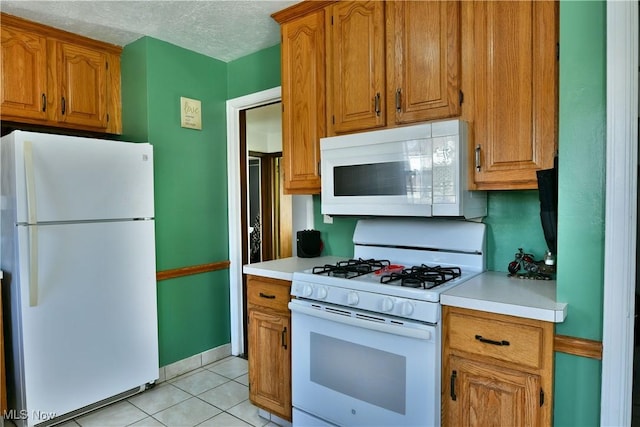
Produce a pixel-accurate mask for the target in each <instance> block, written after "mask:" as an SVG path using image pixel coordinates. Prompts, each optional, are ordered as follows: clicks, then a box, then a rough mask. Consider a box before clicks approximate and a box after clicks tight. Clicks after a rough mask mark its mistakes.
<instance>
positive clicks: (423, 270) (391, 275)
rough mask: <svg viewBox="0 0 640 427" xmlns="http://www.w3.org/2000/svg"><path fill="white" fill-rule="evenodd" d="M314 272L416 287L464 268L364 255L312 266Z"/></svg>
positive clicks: (447, 277)
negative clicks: (372, 257)
mask: <svg viewBox="0 0 640 427" xmlns="http://www.w3.org/2000/svg"><path fill="white" fill-rule="evenodd" d="M311 272H312V273H313V274H317V275H322V276H328V277H336V278H344V279H354V278H357V277H361V276H367V277H366V280H367V281H369V280H370V281H372V282H374V283H375V282H379V283H380V284H387V285H392V286H394V285H395V286H400V287H408V288H417V289H431V288H435V287H437V286H441V285H442V284H444V283H447V282H448V281H450V280H454V279H456V278H458V277H460V276H461V275H462V270H461V269H460V267H456V266H442V265H427V264H420V265H412V266H409V267H406V266H405V265H403V264H400V263H392V262H391V261H389V260H378V259H362V258H358V259H349V260H344V261H339V262H337V263H335V264H324V265H319V266H316V267H313V268H312V269H311ZM371 273H373V275H371Z"/></svg>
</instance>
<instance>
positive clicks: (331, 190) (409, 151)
mask: <svg viewBox="0 0 640 427" xmlns="http://www.w3.org/2000/svg"><path fill="white" fill-rule="evenodd" d="M358 148H360V147H341V148H337V149H333V150H326V151H324V152H323V162H322V163H323V178H324V181H323V189H322V197H323V203H322V213H323V214H329V215H397V216H430V215H431V200H432V188H431V181H432V149H431V141H430V140H428V139H423V140H412V141H401V142H387V143H384V144H375V145H374V146H372V147H368V149H367V150H362V149H358ZM367 151H368V152H367Z"/></svg>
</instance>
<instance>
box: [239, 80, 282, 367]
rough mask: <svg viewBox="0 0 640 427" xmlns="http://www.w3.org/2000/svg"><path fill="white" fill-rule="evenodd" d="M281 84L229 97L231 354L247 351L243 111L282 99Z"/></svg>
mask: <svg viewBox="0 0 640 427" xmlns="http://www.w3.org/2000/svg"><path fill="white" fill-rule="evenodd" d="M281 98H282V88H281V87H280V86H278V87H274V88H272V89H267V90H263V91H261V92H256V93H252V94H249V95H245V96H241V97H238V98H233V99H229V100H228V101H227V202H228V221H229V261H231V263H230V265H229V317H230V318H229V320H230V325H231V354H233V355H234V356H238V355H241V354H243V353H244V352H245V348H244V331H243V327H242V319H243V317H244V315H245V313H244V310H243V308H242V229H241V226H242V221H241V218H240V216H239V215H238V212H240V203H241V198H240V196H241V190H242V188H241V187H242V186H241V184H240V168H239V166H238V165H239V164H240V112H241V111H242V110H248V109H250V108H254V107H260V106H263V105H267V104H273V103H274V102H279V101H280V100H281Z"/></svg>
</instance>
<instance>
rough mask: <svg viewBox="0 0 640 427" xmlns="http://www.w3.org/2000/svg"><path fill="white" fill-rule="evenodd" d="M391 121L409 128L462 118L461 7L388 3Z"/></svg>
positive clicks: (439, 3) (454, 3) (454, 4)
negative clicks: (448, 118) (455, 117)
mask: <svg viewBox="0 0 640 427" xmlns="http://www.w3.org/2000/svg"><path fill="white" fill-rule="evenodd" d="M386 14H387V19H386V22H387V27H386V35H387V82H388V90H387V103H386V104H387V117H388V120H389V122H394V123H395V124H405V123H413V122H420V121H426V120H433V119H441V118H446V117H454V116H459V115H460V97H461V94H460V2H458V1H388V2H386Z"/></svg>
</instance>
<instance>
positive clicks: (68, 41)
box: [0, 14, 122, 133]
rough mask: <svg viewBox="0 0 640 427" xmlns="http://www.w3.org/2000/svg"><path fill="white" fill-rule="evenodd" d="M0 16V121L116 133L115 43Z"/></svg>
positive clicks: (117, 54) (117, 61) (117, 67)
mask: <svg viewBox="0 0 640 427" xmlns="http://www.w3.org/2000/svg"><path fill="white" fill-rule="evenodd" d="M0 17H1V19H2V48H1V52H2V58H1V59H2V82H1V89H0V90H1V92H0V93H1V95H0V97H1V104H0V106H1V107H2V110H1V111H0V118H1V119H2V120H3V121H7V122H13V123H27V124H35V125H42V126H47V127H63V128H69V129H78V130H86V131H94V132H107V133H121V132H122V117H121V95H120V53H121V51H122V49H121V48H120V47H118V46H113V45H110V44H107V43H102V42H99V41H96V40H91V39H88V38H86V37H82V36H78V35H75V34H71V33H68V32H66V31H62V30H57V29H55V28H51V27H47V26H44V25H40V24H37V23H35V22H31V21H27V20H24V19H21V18H17V17H14V16H11V15H6V14H1V15H0Z"/></svg>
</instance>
